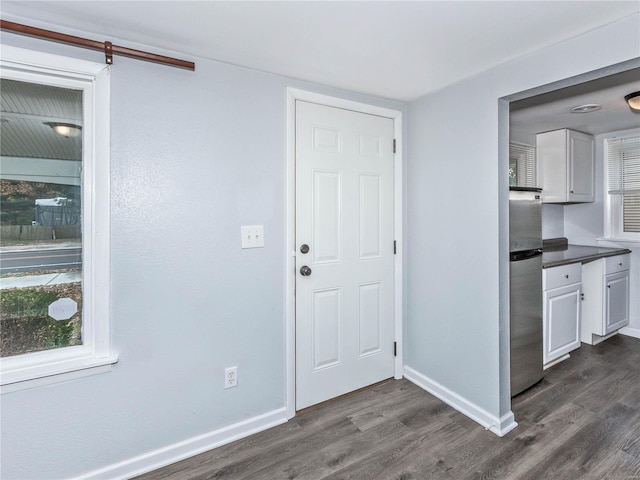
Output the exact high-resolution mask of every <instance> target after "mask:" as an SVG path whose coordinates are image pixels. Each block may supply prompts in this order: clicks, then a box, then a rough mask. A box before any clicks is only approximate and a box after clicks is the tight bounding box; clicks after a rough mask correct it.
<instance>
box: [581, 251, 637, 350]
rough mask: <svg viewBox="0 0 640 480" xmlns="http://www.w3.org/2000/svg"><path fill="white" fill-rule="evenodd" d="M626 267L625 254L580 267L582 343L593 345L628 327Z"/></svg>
mask: <svg viewBox="0 0 640 480" xmlns="http://www.w3.org/2000/svg"><path fill="white" fill-rule="evenodd" d="M629 265H630V256H629V254H625V255H616V256H614V257H607V258H601V259H599V260H595V261H593V262H589V263H585V264H584V265H583V267H582V268H583V292H584V302H583V309H584V312H583V316H582V333H581V340H582V341H583V342H584V343H588V344H590V345H595V344H596V343H599V342H601V341H602V340H604V339H605V338H607V336H608V335H610V334H613V333H615V332H616V331H617V330H619V329H620V328H622V327H624V326H625V325H628V324H629Z"/></svg>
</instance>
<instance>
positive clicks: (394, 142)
mask: <svg viewBox="0 0 640 480" xmlns="http://www.w3.org/2000/svg"><path fill="white" fill-rule="evenodd" d="M393 153H396V139H395V138H394V139H393Z"/></svg>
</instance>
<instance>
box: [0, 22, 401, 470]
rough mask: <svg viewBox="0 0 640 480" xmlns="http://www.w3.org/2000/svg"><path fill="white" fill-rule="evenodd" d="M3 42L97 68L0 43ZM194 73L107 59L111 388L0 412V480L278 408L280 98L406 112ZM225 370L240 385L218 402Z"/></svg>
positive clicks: (59, 387) (275, 80)
mask: <svg viewBox="0 0 640 480" xmlns="http://www.w3.org/2000/svg"><path fill="white" fill-rule="evenodd" d="M23 23H30V22H28V21H26V20H25V21H24V22H23ZM52 29H55V30H59V31H63V29H61V28H55V27H53V28H52ZM68 33H71V34H77V35H81V36H85V37H89V38H91V37H92V35H91V34H90V33H86V32H84V33H83V32H68ZM2 42H3V43H6V44H12V45H16V46H21V47H25V48H33V49H38V50H42V51H48V52H54V53H61V54H64V55H67V56H76V57H81V58H86V59H90V60H93V61H102V60H103V58H104V57H103V55H102V54H101V53H99V52H90V51H85V50H81V49H78V48H73V47H65V46H60V45H56V44H52V43H48V42H43V41H38V40H34V39H29V38H25V37H19V36H15V35H11V34H7V33H3V34H2ZM114 43H116V44H118V42H117V40H114ZM139 48H141V49H147V50H149V49H148V48H145V47H139ZM168 54H170V53H168ZM195 61H196V71H195V72H190V71H185V70H179V69H175V68H170V67H165V66H161V65H156V64H151V63H146V62H142V61H136V60H132V59H127V58H124V57H120V56H116V57H115V62H114V66H113V68H112V89H111V98H112V112H111V123H112V130H111V132H112V142H111V164H112V167H111V188H112V205H111V214H112V218H111V223H112V233H111V237H112V252H111V254H112V257H111V267H112V282H111V284H112V298H111V306H112V312H111V319H112V325H113V344H114V347H115V350H116V351H117V352H118V353H119V355H120V361H119V363H118V364H117V365H115V366H114V367H113V371H112V372H109V373H105V374H102V375H97V376H91V377H86V378H82V379H78V380H73V381H71V382H67V383H59V384H55V385H51V386H47V387H43V388H35V389H31V390H24V391H19V392H15V393H8V394H5V395H3V396H2V475H1V476H2V478H3V479H6V480H10V479H19V480H24V479H47V480H53V479H56V478H69V477H71V476H74V475H79V474H81V473H84V472H88V471H91V470H93V469H97V468H100V467H104V466H107V465H111V464H114V463H117V462H121V461H124V460H127V459H130V458H132V457H135V456H137V455H141V454H144V453H146V452H150V451H153V450H156V449H159V448H162V447H165V446H168V445H171V444H174V443H176V442H180V441H183V440H187V439H189V438H192V437H194V436H197V435H201V434H204V433H207V432H211V431H214V430H216V429H218V428H220V427H223V426H226V425H229V424H233V423H236V422H240V421H242V420H245V419H249V418H251V417H254V416H256V415H259V414H262V413H265V412H269V411H272V410H274V409H277V408H280V407H284V405H285V233H286V232H285V192H286V188H285V187H286V185H285V160H286V132H285V131H286V87H287V86H293V87H296V88H302V89H308V90H313V91H316V92H318V93H323V94H331V95H334V96H339V97H344V98H348V99H350V100H355V101H360V102H366V103H371V104H375V105H378V106H382V107H387V108H392V109H396V110H401V111H404V110H405V106H404V105H403V104H402V103H399V102H392V101H386V100H381V99H376V98H371V97H367V96H363V95H358V94H354V93H348V92H342V91H337V90H334V89H329V88H325V87H321V86H317V85H311V84H305V83H302V82H298V81H292V80H288V79H286V78H282V77H278V76H274V75H268V74H264V73H260V72H256V71H252V70H248V69H244V68H238V67H233V66H229V65H225V64H221V63H216V62H212V61H207V60H203V59H195ZM247 224H248V225H252V224H263V225H264V232H265V248H264V249H252V250H241V249H240V226H241V225H247ZM231 365H238V379H239V380H238V384H239V385H238V387H237V388H235V389H229V390H223V388H222V387H223V370H224V368H225V367H228V366H231Z"/></svg>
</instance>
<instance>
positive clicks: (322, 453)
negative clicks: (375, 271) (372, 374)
mask: <svg viewBox="0 0 640 480" xmlns="http://www.w3.org/2000/svg"><path fill="white" fill-rule="evenodd" d="M512 410H513V412H514V414H515V417H516V421H517V422H518V423H519V426H518V428H516V429H515V430H513V431H512V432H510V433H508V434H507V435H506V436H505V437H503V438H499V437H497V436H496V435H494V434H493V433H491V432H489V431H487V430H485V429H484V428H482V427H481V426H479V425H478V424H476V423H475V422H473V421H472V420H470V419H469V418H467V417H465V416H464V415H462V414H461V413H459V412H457V411H456V410H454V409H453V408H451V407H449V406H448V405H446V404H444V403H443V402H441V401H440V400H438V399H437V398H435V397H433V396H432V395H430V394H428V393H426V392H424V391H423V390H421V389H420V388H419V387H417V386H416V385H413V384H412V383H410V382H408V381H407V380H397V381H396V380H391V381H389V382H386V383H383V384H379V385H376V386H374V387H373V388H370V389H366V390H363V391H359V392H356V393H354V394H352V395H347V396H344V397H341V398H339V399H337V400H335V401H330V402H327V403H325V404H322V405H320V406H317V407H312V408H310V409H307V410H305V411H303V412H301V413H299V414H298V415H296V416H295V417H294V418H293V419H291V420H290V421H289V422H287V423H285V424H283V425H279V426H277V427H274V428H271V429H269V430H266V431H264V432H260V433H258V434H255V435H252V436H251V437H248V438H245V439H242V440H239V441H237V442H233V443H231V444H228V445H224V446H222V447H219V448H217V449H214V450H211V451H209V452H205V453H203V454H200V455H196V456H194V457H192V458H189V459H187V460H184V461H182V462H178V463H175V464H173V465H169V466H167V467H165V468H161V469H159V470H156V471H153V472H150V473H148V474H145V475H142V476H140V477H137V478H138V480H159V479H163V480H164V479H169V480H209V479H227V480H294V479H295V480H347V479H350V480H430V479H434V480H436V479H437V480H472V479H473V480H476V479H477V480H492V479H496V480H547V479H550V480H551V479H553V480H640V340H638V339H635V338H630V337H625V336H622V335H617V336H614V337H612V338H610V339H608V340H607V341H605V342H603V343H601V344H599V345H596V346H590V345H583V346H582V347H581V348H580V349H578V350H576V351H575V352H572V353H571V358H569V359H568V360H566V361H564V362H562V363H560V364H558V365H555V366H554V367H552V368H550V369H549V370H547V371H546V374H545V378H544V380H542V381H541V382H540V383H538V384H537V385H535V386H534V387H532V388H531V389H529V390H527V391H526V392H524V393H522V394H520V395H518V396H516V397H515V398H513V400H512Z"/></svg>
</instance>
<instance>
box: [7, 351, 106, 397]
mask: <svg viewBox="0 0 640 480" xmlns="http://www.w3.org/2000/svg"><path fill="white" fill-rule="evenodd" d="M117 362H118V356H117V355H110V356H107V357H100V358H95V357H85V358H75V359H69V360H66V361H62V362H57V363H53V364H49V365H45V366H33V367H26V368H23V369H16V370H12V371H9V372H6V373H5V372H3V373H2V386H0V394H5V393H11V392H16V391H19V390H26V389H29V388H36V387H41V386H44V385H51V384H54V383H59V382H66V381H68V380H73V379H76V378H82V377H87V376H90V375H98V374H101V373H106V372H110V371H111V369H112V365H113V364H115V363H117Z"/></svg>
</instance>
